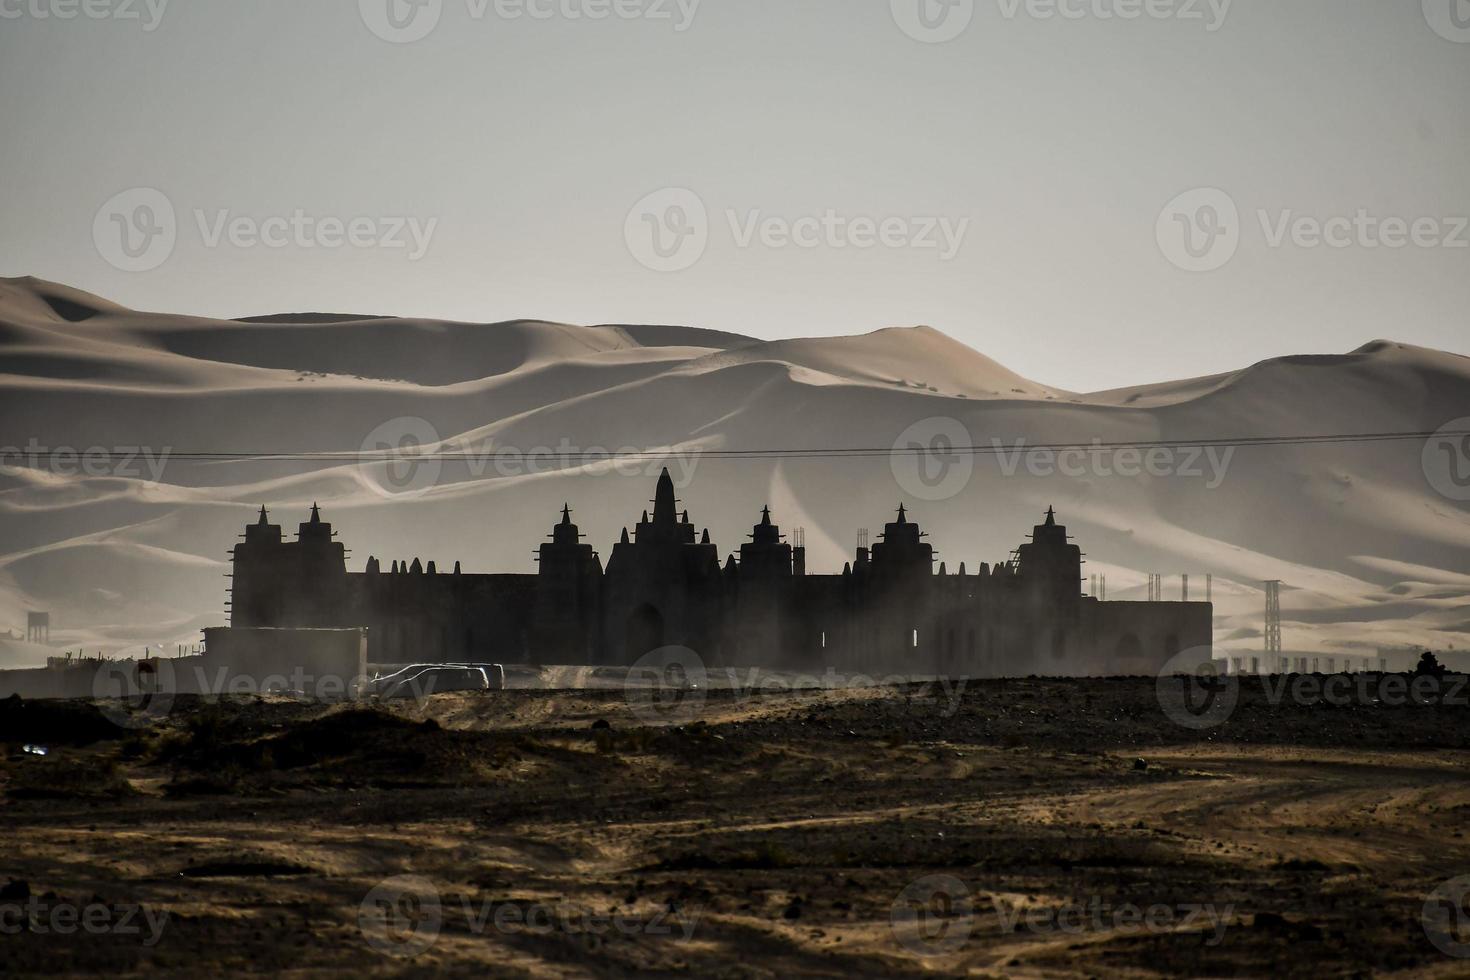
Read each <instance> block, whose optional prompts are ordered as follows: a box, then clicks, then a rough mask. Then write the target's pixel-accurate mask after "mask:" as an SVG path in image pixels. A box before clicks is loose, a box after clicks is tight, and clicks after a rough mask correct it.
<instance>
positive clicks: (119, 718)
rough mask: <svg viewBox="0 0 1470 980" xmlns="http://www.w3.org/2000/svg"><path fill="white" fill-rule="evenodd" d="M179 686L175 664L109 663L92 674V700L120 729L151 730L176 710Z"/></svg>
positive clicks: (118, 661)
mask: <svg viewBox="0 0 1470 980" xmlns="http://www.w3.org/2000/svg"><path fill="white" fill-rule="evenodd" d="M177 691H178V684H177V682H176V680H175V677H174V665H173V662H172V661H170V660H167V659H163V658H159V659H156V660H151V659H150V660H138V661H132V660H105V661H103V662H102V663H101V664H99V665H98V667H97V672H96V673H94V674H93V675H92V698H93V699H94V700H95V701H96V703H97V705H98V708H99V709H100V710H101V712H102V714H103V715H104V716H106V718H107V720H108V721H110V722H112V723H113V724H114V725H117V726H118V727H119V728H147V727H148V726H149V725H151V724H153V723H154V722H156V721H161V720H162V719H164V718H166V717H168V713H169V712H170V711H172V710H173V706H174V694H175V693H176V692H177Z"/></svg>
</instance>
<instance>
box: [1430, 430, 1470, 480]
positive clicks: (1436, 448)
mask: <svg viewBox="0 0 1470 980" xmlns="http://www.w3.org/2000/svg"><path fill="white" fill-rule="evenodd" d="M1422 462H1423V464H1424V476H1425V477H1426V478H1427V479H1428V480H1429V485H1430V486H1431V487H1433V488H1434V489H1435V491H1436V492H1438V493H1439V495H1440V496H1442V497H1444V498H1446V499H1447V500H1470V417H1467V418H1463V419H1455V421H1453V422H1451V423H1450V424H1449V425H1446V426H1445V427H1444V428H1442V429H1440V430H1439V431H1438V432H1436V433H1435V434H1434V435H1432V436H1430V437H1429V441H1428V442H1426V443H1425V444H1424V456H1423V459H1422Z"/></svg>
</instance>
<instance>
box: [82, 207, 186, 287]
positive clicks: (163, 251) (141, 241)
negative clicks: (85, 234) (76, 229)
mask: <svg viewBox="0 0 1470 980" xmlns="http://www.w3.org/2000/svg"><path fill="white" fill-rule="evenodd" d="M178 239H179V228H178V221H177V219H176V218H175V216H174V205H173V202H172V201H170V200H169V199H168V196H167V195H165V194H164V193H163V192H162V191H159V190H154V189H153V188H151V187H134V188H132V189H130V190H126V191H123V192H122V193H120V194H117V195H114V196H113V197H112V198H111V199H110V200H109V201H108V202H107V203H106V204H104V205H102V207H100V208H98V209H97V215H96V217H94V218H93V219H92V243H93V244H94V245H96V246H97V254H99V255H101V256H102V258H104V259H106V260H107V263H108V264H109V265H111V266H112V267H113V268H115V269H120V270H122V271H123V272H151V271H152V270H154V269H156V268H158V267H159V266H161V265H163V263H165V262H167V261H168V259H169V256H171V255H173V254H174V245H175V244H177V242H178Z"/></svg>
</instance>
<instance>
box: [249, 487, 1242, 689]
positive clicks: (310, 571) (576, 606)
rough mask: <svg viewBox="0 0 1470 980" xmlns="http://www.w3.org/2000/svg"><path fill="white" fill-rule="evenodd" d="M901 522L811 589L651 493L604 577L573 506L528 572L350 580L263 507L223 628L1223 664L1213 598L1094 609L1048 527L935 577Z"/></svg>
mask: <svg viewBox="0 0 1470 980" xmlns="http://www.w3.org/2000/svg"><path fill="white" fill-rule="evenodd" d="M925 537H926V536H925V535H924V534H923V533H922V532H921V531H920V529H919V526H918V524H916V523H914V522H913V521H911V520H909V518H908V513H907V510H906V509H905V508H904V507H902V506H901V507H900V508H899V510H898V516H897V519H896V520H894V521H892V522H891V523H889V524H887V525H886V526H885V528H884V531H883V534H882V535H880V541H879V542H878V543H875V544H873V546H872V547H871V548H868V547H859V548H858V549H857V553H856V554H855V556H854V560H853V561H852V562H850V563H849V564H848V565H847V566H846V567H845V568H844V569H843V570H842V571H841V572H840V573H834V574H821V575H816V574H810V573H808V571H807V568H806V549H805V548H804V547H800V546H793V545H792V544H790V543H788V542H787V541H786V539H785V537H784V536H783V535H782V534H781V531H780V528H779V527H778V526H777V525H775V524H774V523H773V521H772V515H771V513H770V510H769V509H766V510H765V511H763V512H762V514H761V519H760V521H759V523H757V524H756V525H755V527H754V530H753V532H752V534H751V540H750V541H749V542H747V543H746V544H743V545H742V546H741V547H740V551H739V559H738V560H737V559H736V557H735V555H733V554H731V555H728V556H727V557H726V560H725V562H724V564H723V565H722V564H721V562H720V558H719V551H718V549H717V547H716V545H715V544H713V543H712V542H711V541H710V539H709V532H708V531H705V532H704V533H703V534H699V533H698V532H696V530H695V527H694V525H693V524H692V523H691V522H690V520H689V514H688V512H687V511H685V512H684V513H682V514H680V513H678V511H677V501H676V500H675V497H674V485H673V480H672V479H671V478H670V477H669V474H668V472H667V471H665V472H664V474H663V475H662V476H661V477H660V478H659V480H658V486H657V490H656V492H655V499H654V509H653V513H652V514H651V515H650V514H648V513H647V512H644V514H643V517H642V519H641V520H639V521H638V522H637V524H636V525H635V527H634V530H633V532H632V533H631V534H630V533H629V532H628V531H627V530H626V529H625V530H624V531H623V534H622V539H621V540H620V541H619V542H618V543H617V544H616V545H614V546H613V549H612V553H611V555H610V557H609V558H608V561H607V566H606V568H604V567H603V564H602V561H601V559H600V557H599V556H598V554H597V553H596V552H595V551H594V550H593V548H592V546H591V545H589V544H585V543H583V541H582V534H581V533H580V531H579V530H578V528H577V526H576V525H575V524H573V523H572V518H571V511H570V509H569V508H563V509H562V513H561V519H560V521H559V522H558V523H557V524H556V525H555V526H554V527H553V529H552V534H551V539H550V540H549V541H548V542H547V543H545V544H543V545H542V546H541V549H540V558H539V568H538V570H537V572H536V573H534V574H508V575H483V574H467V573H463V572H462V571H461V569H460V566H459V564H458V563H456V565H455V567H454V570H453V571H452V572H449V573H446V572H442V571H440V570H439V569H437V568H436V567H435V565H434V563H433V562H430V563H428V565H427V566H425V565H424V564H422V563H421V562H420V561H419V560H418V559H417V558H415V559H413V560H412V562H411V563H410V562H405V561H394V562H393V563H392V565H391V566H390V568H389V569H388V570H384V569H383V567H382V564H381V563H380V562H379V561H378V560H377V559H376V558H369V559H368V561H367V563H366V568H365V570H364V571H361V572H349V571H348V570H347V565H346V552H345V548H344V546H343V545H342V544H341V543H340V542H339V541H337V540H336V537H335V534H334V532H333V530H332V526H331V525H330V524H328V523H326V522H325V521H323V520H322V518H321V512H320V510H319V508H317V507H316V506H315V505H313V507H312V510H311V516H310V518H309V519H308V520H307V521H306V522H305V523H303V524H301V525H300V526H299V529H298V533H297V539H296V540H295V541H286V540H285V539H284V538H283V535H282V531H281V527H280V526H279V525H276V524H272V523H270V521H269V516H268V514H267V512H266V510H265V508H261V512H260V518H259V520H258V521H257V522H256V523H254V524H251V525H249V526H248V527H247V528H246V532H245V540H244V541H243V542H241V543H239V544H237V545H236V546H235V549H234V590H233V599H232V611H231V625H232V626H234V627H237V628H310V629H351V628H359V627H365V628H367V629H368V631H369V632H368V636H369V641H368V643H369V645H368V659H369V660H370V661H371V662H373V663H379V664H386V663H407V662H450V661H469V662H478V661H491V662H504V663H539V664H587V665H620V664H621V665H626V664H631V663H633V662H635V661H637V660H638V659H639V658H640V657H641V656H643V655H644V654H646V653H648V652H650V651H652V650H654V649H657V648H660V647H664V646H672V645H678V646H683V647H688V648H690V649H692V650H693V651H695V652H696V653H697V654H698V655H699V656H700V657H701V658H702V659H703V660H704V661H705V662H706V663H707V664H711V665H722V666H738V665H759V666H766V667H783V668H791V669H819V670H825V669H827V668H832V669H834V670H837V671H839V672H849V673H851V672H877V671H881V672H885V673H887V672H901V673H911V674H927V673H945V674H956V675H960V674H963V675H968V676H1018V675H1030V674H1039V675H1052V676H1066V675H1080V676H1087V675H1100V674H1152V673H1156V672H1157V671H1158V670H1159V669H1160V668H1161V667H1162V666H1163V665H1164V664H1165V663H1166V662H1168V661H1169V660H1170V659H1171V658H1172V657H1174V656H1175V655H1177V654H1179V653H1181V652H1182V651H1190V652H1191V655H1192V656H1196V659H1197V660H1198V661H1199V662H1201V663H1207V662H1209V661H1210V659H1211V640H1212V611H1213V607H1212V606H1211V604H1210V603H1206V602H1100V601H1098V600H1097V599H1096V598H1092V597H1087V596H1083V595H1082V594H1081V583H1082V581H1083V577H1082V551H1081V549H1080V548H1079V547H1078V546H1077V545H1075V544H1073V543H1072V542H1071V539H1070V538H1069V537H1068V535H1067V529H1066V528H1065V527H1064V526H1062V525H1061V524H1059V523H1057V520H1056V514H1055V512H1054V511H1048V512H1047V514H1046V517H1045V520H1044V521H1043V522H1042V523H1041V524H1038V525H1036V527H1035V528H1034V529H1033V531H1032V534H1031V538H1030V540H1029V541H1028V542H1027V543H1025V544H1022V545H1021V546H1020V547H1019V548H1018V549H1017V551H1016V552H1015V557H1014V558H1012V559H1009V560H1007V561H1004V562H998V563H996V564H994V565H990V564H988V563H983V564H981V566H980V567H979V569H978V570H976V571H975V572H973V573H970V572H967V571H966V570H965V568H964V566H961V567H960V569H959V572H958V573H957V574H951V573H947V572H946V570H945V567H944V566H943V565H941V566H939V569H938V570H937V571H936V569H935V567H934V550H933V548H932V546H931V545H929V544H928V543H927V542H926V541H925Z"/></svg>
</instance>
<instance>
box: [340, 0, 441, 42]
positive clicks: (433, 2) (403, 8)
mask: <svg viewBox="0 0 1470 980" xmlns="http://www.w3.org/2000/svg"><path fill="white" fill-rule="evenodd" d="M357 9H358V13H360V14H361V15H362V22H363V23H364V24H366V25H367V29H368V30H370V31H372V32H373V33H374V34H376V35H377V36H378V37H380V38H382V39H383V40H384V41H389V42H391V43H393V44H412V43H413V42H414V41H422V40H423V39H424V38H426V37H428V36H429V35H430V34H432V33H433V32H434V28H436V27H438V26H439V18H440V17H441V16H442V15H443V13H444V0H357Z"/></svg>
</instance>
